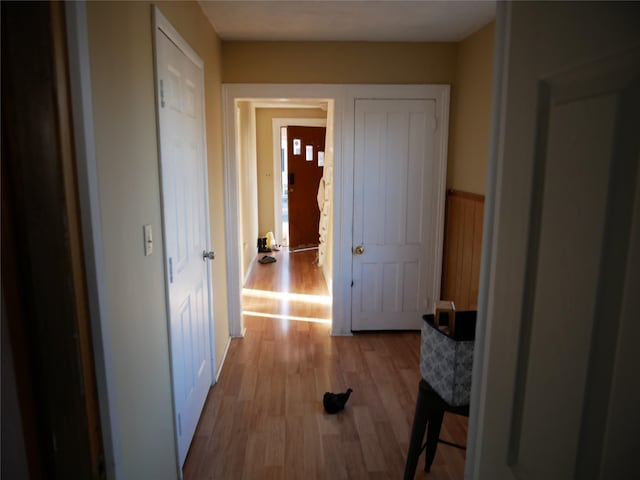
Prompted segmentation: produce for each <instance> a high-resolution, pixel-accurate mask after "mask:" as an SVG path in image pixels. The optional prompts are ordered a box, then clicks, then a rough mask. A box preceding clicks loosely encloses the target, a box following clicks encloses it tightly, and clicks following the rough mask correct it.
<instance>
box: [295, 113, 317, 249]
mask: <svg viewBox="0 0 640 480" xmlns="http://www.w3.org/2000/svg"><path fill="white" fill-rule="evenodd" d="M325 132H326V128H325V127H295V126H293V127H287V170H288V202H289V248H290V249H291V250H296V249H300V248H309V247H317V246H318V245H319V243H320V233H319V222H320V209H319V207H318V200H317V198H318V186H319V185H320V179H321V178H322V172H323V170H324V169H323V164H324V163H323V160H322V159H323V156H324V140H325Z"/></svg>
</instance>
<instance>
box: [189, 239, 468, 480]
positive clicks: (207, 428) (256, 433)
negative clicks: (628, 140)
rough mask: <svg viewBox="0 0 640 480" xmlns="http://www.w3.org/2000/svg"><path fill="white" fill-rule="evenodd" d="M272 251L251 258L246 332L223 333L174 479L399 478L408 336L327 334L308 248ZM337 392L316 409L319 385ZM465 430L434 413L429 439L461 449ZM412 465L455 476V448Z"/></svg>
mask: <svg viewBox="0 0 640 480" xmlns="http://www.w3.org/2000/svg"><path fill="white" fill-rule="evenodd" d="M273 255H274V256H276V258H277V259H278V261H277V262H276V263H273V264H267V265H260V264H258V265H256V266H255V268H254V270H253V273H252V275H251V278H250V280H249V281H248V282H247V286H246V287H247V288H246V290H245V293H244V295H243V310H244V311H250V312H253V313H254V314H250V315H245V317H244V322H245V327H246V336H245V337H244V338H243V339H234V340H232V342H231V346H230V348H229V352H228V355H227V359H226V361H225V364H224V367H223V369H222V373H221V375H220V378H219V380H218V383H217V384H216V385H215V386H214V387H213V388H212V389H211V390H210V392H209V397H208V399H207V403H206V405H205V408H204V412H203V415H202V417H201V419H200V423H199V425H198V429H197V431H196V434H195V437H194V440H193V443H192V445H191V450H190V452H189V455H188V457H187V460H186V463H185V466H184V478H185V479H186V480H196V479H198V480H199V479H369V478H370V479H378V478H380V479H382V478H388V479H400V478H402V476H403V472H404V464H405V458H406V452H407V449H408V444H409V434H410V430H411V423H412V421H413V413H414V409H415V400H416V395H417V391H418V381H419V379H420V374H419V365H418V362H419V350H420V335H419V333H417V332H416V333H413V332H412V333H366V334H357V335H354V336H352V337H332V336H330V335H329V331H330V323H323V322H322V321H323V320H326V319H329V318H330V314H331V309H330V304H328V303H327V301H328V300H327V299H326V297H327V296H328V292H327V291H326V287H325V286H324V281H323V280H322V274H321V272H320V270H319V269H318V268H317V267H315V265H314V264H313V259H314V258H315V252H314V251H310V252H297V253H292V254H289V253H288V252H286V251H283V252H277V253H274V254H273ZM287 293H292V294H293V295H286V294H287ZM281 294H282V295H281ZM304 295H314V297H305V296H304ZM309 300H312V301H309ZM290 318H301V319H306V320H291V319H290ZM347 387H351V388H352V389H353V394H352V395H351V398H350V400H349V402H348V403H347V407H346V409H345V410H344V411H342V412H340V413H339V414H337V415H327V414H325V413H324V410H323V408H322V395H323V394H324V392H326V391H332V392H338V391H344V390H346V389H347ZM466 435H467V419H466V418H463V417H459V416H455V415H449V414H446V415H445V421H444V424H443V428H442V433H441V438H442V439H446V440H449V441H453V442H455V443H459V444H465V443H466ZM423 466H424V455H423V456H422V457H421V459H420V465H419V467H418V472H417V473H416V476H415V478H421V479H422V478H424V479H431V480H445V479H446V480H455V479H461V478H462V477H463V473H464V451H462V450H458V449H456V448H452V447H449V446H447V445H442V444H441V445H440V446H439V447H438V452H437V454H436V458H435V461H434V464H433V466H432V469H431V473H429V474H426V473H425V472H423V471H422V468H423Z"/></svg>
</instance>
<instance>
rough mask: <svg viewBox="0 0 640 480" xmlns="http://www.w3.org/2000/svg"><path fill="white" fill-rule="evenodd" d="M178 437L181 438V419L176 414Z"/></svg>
mask: <svg viewBox="0 0 640 480" xmlns="http://www.w3.org/2000/svg"><path fill="white" fill-rule="evenodd" d="M178 436H179V437H181V436H182V418H181V417H180V414H178Z"/></svg>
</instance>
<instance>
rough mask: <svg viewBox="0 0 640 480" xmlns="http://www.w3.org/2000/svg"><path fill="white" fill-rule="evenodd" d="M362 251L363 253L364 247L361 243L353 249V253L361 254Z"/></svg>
mask: <svg viewBox="0 0 640 480" xmlns="http://www.w3.org/2000/svg"><path fill="white" fill-rule="evenodd" d="M363 253H364V247H363V246H362V245H358V246H357V247H356V248H354V249H353V254H354V255H362V254H363Z"/></svg>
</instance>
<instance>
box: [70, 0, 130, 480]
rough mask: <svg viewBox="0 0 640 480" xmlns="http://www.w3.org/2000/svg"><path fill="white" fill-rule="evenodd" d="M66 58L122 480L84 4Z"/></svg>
mask: <svg viewBox="0 0 640 480" xmlns="http://www.w3.org/2000/svg"><path fill="white" fill-rule="evenodd" d="M64 12H65V17H66V19H65V20H66V25H67V54H68V61H69V82H70V84H71V95H70V102H71V108H72V110H73V115H72V117H73V139H74V146H75V154H76V167H77V182H78V196H79V199H80V218H81V222H80V223H81V228H82V241H83V246H84V262H85V263H84V266H85V276H86V277H85V278H86V282H87V296H88V299H89V302H88V307H89V314H90V318H91V335H92V344H93V360H94V366H95V370H96V388H97V392H98V403H99V405H100V428H101V431H102V444H103V448H104V456H105V459H104V460H105V467H106V474H107V479H108V480H118V479H121V478H123V473H122V464H123V456H122V446H121V442H120V438H121V432H120V427H119V420H118V413H117V412H118V410H117V402H116V382H115V371H114V367H113V357H114V355H113V350H112V348H111V338H112V331H111V324H110V321H109V307H108V304H107V302H108V298H109V297H108V295H107V282H106V278H105V259H104V253H103V252H104V248H103V241H102V222H101V219H100V196H99V192H98V165H97V159H96V145H95V135H94V125H93V93H92V88H91V69H90V63H89V34H88V30H87V5H86V3H85V2H66V3H65V5H64Z"/></svg>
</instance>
